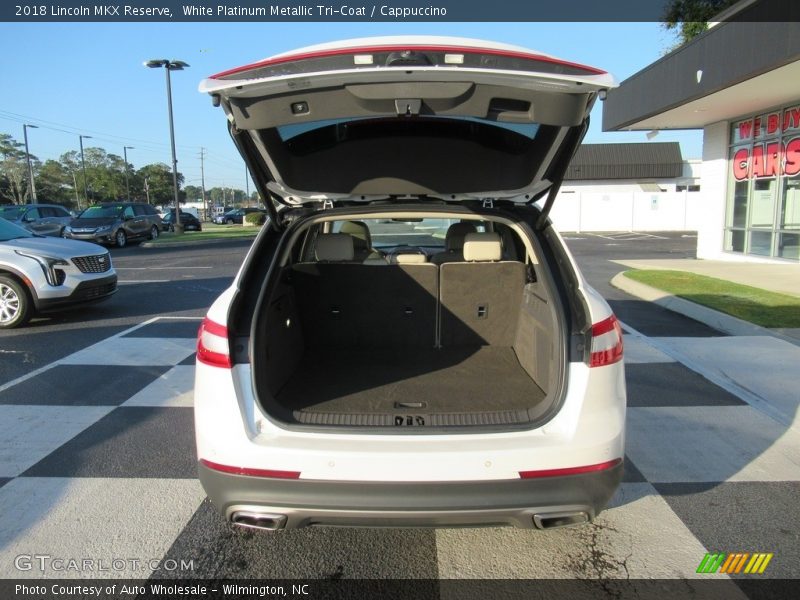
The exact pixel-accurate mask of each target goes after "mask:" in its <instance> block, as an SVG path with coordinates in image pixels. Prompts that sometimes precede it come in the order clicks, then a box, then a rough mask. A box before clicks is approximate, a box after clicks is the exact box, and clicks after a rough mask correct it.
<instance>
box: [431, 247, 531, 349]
mask: <svg viewBox="0 0 800 600" xmlns="http://www.w3.org/2000/svg"><path fill="white" fill-rule="evenodd" d="M502 256H503V250H502V244H501V241H500V236H499V235H498V234H496V233H468V234H467V236H466V238H465V242H464V260H465V262H448V263H445V264H443V265H441V267H439V268H440V281H439V300H440V322H441V344H442V346H444V347H448V346H462V345H494V346H513V345H514V341H515V338H516V330H517V322H518V318H519V311H520V306H521V301H522V295H523V294H522V292H523V289H524V287H525V264H524V263H522V262H519V261H502V260H501V258H502Z"/></svg>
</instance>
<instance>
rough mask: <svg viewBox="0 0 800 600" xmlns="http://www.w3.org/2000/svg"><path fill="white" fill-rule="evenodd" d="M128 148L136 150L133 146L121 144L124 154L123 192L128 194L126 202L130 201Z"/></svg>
mask: <svg viewBox="0 0 800 600" xmlns="http://www.w3.org/2000/svg"><path fill="white" fill-rule="evenodd" d="M128 150H136V148H134V147H133V146H123V147H122V154H123V155H124V156H125V193H126V194H127V195H128V202H130V201H131V188H130V186H129V185H128Z"/></svg>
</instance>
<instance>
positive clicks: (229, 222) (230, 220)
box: [225, 219, 233, 225]
mask: <svg viewBox="0 0 800 600" xmlns="http://www.w3.org/2000/svg"><path fill="white" fill-rule="evenodd" d="M225 224H226V225H233V219H226V220H225Z"/></svg>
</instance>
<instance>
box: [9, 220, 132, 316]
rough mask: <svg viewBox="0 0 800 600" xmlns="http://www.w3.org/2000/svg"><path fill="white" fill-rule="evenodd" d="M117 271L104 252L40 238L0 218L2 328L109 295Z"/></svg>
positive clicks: (86, 245)
mask: <svg viewBox="0 0 800 600" xmlns="http://www.w3.org/2000/svg"><path fill="white" fill-rule="evenodd" d="M116 291H117V274H116V272H115V271H114V268H113V266H112V265H111V255H110V254H109V253H108V250H106V249H105V248H102V247H100V246H98V245H97V244H90V243H87V242H76V241H72V240H64V239H61V238H53V237H44V236H41V235H37V234H35V233H31V232H30V231H28V230H27V229H24V228H23V227H20V226H18V225H15V224H14V223H11V222H9V221H6V220H5V219H2V218H0V329H11V328H12V327H20V326H22V325H24V324H25V323H27V322H28V320H29V319H30V318H31V317H32V316H34V314H36V313H47V312H53V311H57V310H63V309H65V308H70V307H75V306H79V305H82V304H88V303H91V302H97V301H100V300H105V299H107V298H109V297H110V296H111V295H112V294H114V293H115V292H116Z"/></svg>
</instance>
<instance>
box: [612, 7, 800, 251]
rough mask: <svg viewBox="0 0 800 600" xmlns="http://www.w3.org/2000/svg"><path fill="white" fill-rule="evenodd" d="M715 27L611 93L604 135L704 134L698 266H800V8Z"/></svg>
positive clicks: (731, 18)
mask: <svg viewBox="0 0 800 600" xmlns="http://www.w3.org/2000/svg"><path fill="white" fill-rule="evenodd" d="M715 21H717V22H716V23H715V24H714V26H713V27H711V28H709V30H708V31H706V32H705V33H703V34H702V35H700V36H698V37H697V38H695V39H694V40H692V41H691V42H689V43H687V44H684V45H683V46H681V47H680V48H678V49H677V50H674V51H673V52H671V53H669V54H667V55H666V56H664V57H662V58H661V59H660V60H658V61H656V62H655V63H653V64H651V65H648V66H647V67H645V68H644V69H642V70H641V71H639V72H638V73H636V74H635V75H633V76H632V77H630V78H629V79H627V80H625V81H623V82H622V84H621V85H620V87H619V88H617V89H615V90H610V91H609V93H608V98H607V99H606V101H605V105H604V107H603V129H604V130H606V131H628V130H643V131H650V130H656V131H657V130H663V129H702V130H703V157H702V161H703V165H702V178H703V182H702V196H701V197H702V203H701V206H700V208H701V211H700V215H699V223H700V226H699V227H698V241H697V255H698V257H699V258H714V259H734V260H770V261H798V262H800V3H797V2H788V3H787V2H783V1H781V0H743V1H742V2H739V3H737V4H736V5H734V6H733V7H731V8H730V9H728V10H727V11H725V12H724V13H723V14H721V15H719V16H718V17H717V19H715Z"/></svg>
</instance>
